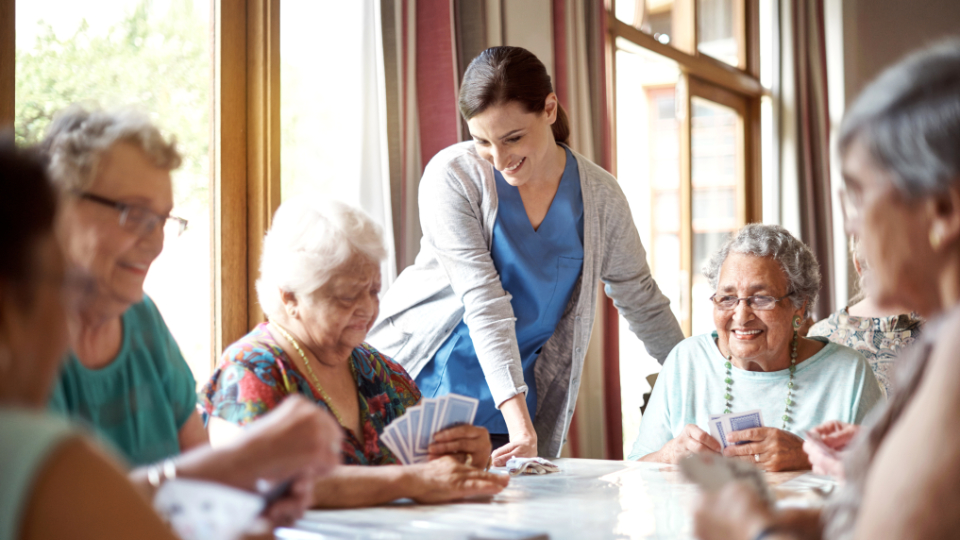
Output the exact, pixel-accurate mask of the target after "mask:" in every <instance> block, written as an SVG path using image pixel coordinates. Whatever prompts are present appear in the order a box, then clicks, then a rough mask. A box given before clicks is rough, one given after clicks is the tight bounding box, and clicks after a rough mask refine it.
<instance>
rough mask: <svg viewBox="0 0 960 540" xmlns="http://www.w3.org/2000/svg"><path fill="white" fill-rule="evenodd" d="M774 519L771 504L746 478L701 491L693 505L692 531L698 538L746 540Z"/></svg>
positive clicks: (770, 523)
mask: <svg viewBox="0 0 960 540" xmlns="http://www.w3.org/2000/svg"><path fill="white" fill-rule="evenodd" d="M773 522H774V515H773V511H772V510H771V508H770V507H769V506H768V505H767V504H766V503H765V502H764V501H763V499H762V498H761V497H760V494H759V493H757V490H756V489H754V488H753V487H751V486H750V485H749V484H747V483H746V482H731V483H729V484H727V485H726V486H724V487H723V489H721V490H719V491H716V492H713V493H703V494H702V495H701V496H700V500H699V501H698V502H697V504H696V506H695V507H694V513H693V528H694V534H695V535H696V537H697V538H700V539H701V540H714V539H716V540H740V539H742V540H749V539H750V538H755V537H756V536H757V535H758V534H759V533H760V531H763V530H764V529H766V528H767V527H769V526H770V525H772V524H773Z"/></svg>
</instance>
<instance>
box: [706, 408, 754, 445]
mask: <svg viewBox="0 0 960 540" xmlns="http://www.w3.org/2000/svg"><path fill="white" fill-rule="evenodd" d="M758 427H763V413H762V412H760V409H755V410H752V411H747V412H742V413H731V414H714V415H710V435H712V436H713V438H715V439H717V440H718V441H720V446H721V447H722V448H726V447H728V446H730V445H731V444H734V443H731V442H728V441H727V437H728V436H729V435H730V433H733V432H734V431H740V430H742V429H751V428H758ZM737 444H739V443H737Z"/></svg>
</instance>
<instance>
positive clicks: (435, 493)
mask: <svg viewBox="0 0 960 540" xmlns="http://www.w3.org/2000/svg"><path fill="white" fill-rule="evenodd" d="M405 468H406V469H407V470H408V472H409V473H410V474H412V475H413V476H412V483H413V486H412V487H413V490H412V491H413V494H412V495H411V498H412V499H413V500H415V501H417V502H418V503H421V504H432V503H439V502H445V501H453V500H457V499H463V498H465V497H473V496H477V495H495V494H497V493H500V492H501V491H502V490H503V488H505V487H507V484H508V483H509V482H510V477H509V476H508V475H506V474H497V473H492V472H487V471H484V470H483V469H478V468H476V467H470V466H467V465H464V464H462V463H460V462H459V461H457V460H456V459H455V458H453V457H452V456H444V457H442V458H440V459H435V460H433V461H428V462H427V463H422V464H420V465H410V466H408V467H405Z"/></svg>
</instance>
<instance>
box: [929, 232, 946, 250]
mask: <svg viewBox="0 0 960 540" xmlns="http://www.w3.org/2000/svg"><path fill="white" fill-rule="evenodd" d="M942 241H943V238H941V236H940V233H938V232H937V231H936V229H930V247H932V248H933V250H934V251H936V250H938V249H940V242H942Z"/></svg>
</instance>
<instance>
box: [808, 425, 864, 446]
mask: <svg viewBox="0 0 960 540" xmlns="http://www.w3.org/2000/svg"><path fill="white" fill-rule="evenodd" d="M810 431H812V432H814V433H816V434H817V435H819V436H820V438H821V439H823V443H824V444H826V445H827V446H828V447H830V448H832V449H834V450H836V451H838V452H839V451H842V450H844V449H846V448H847V445H848V444H850V441H851V440H853V438H854V437H855V436H856V435H857V433H860V426H858V425H856V424H848V423H846V422H841V421H839V420H830V421H829V422H824V423H822V424H820V425H819V426H817V427H815V428H813V429H811V430H810Z"/></svg>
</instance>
